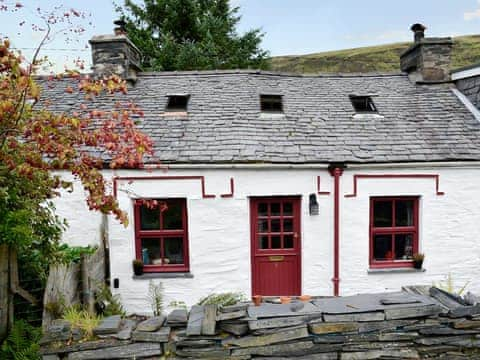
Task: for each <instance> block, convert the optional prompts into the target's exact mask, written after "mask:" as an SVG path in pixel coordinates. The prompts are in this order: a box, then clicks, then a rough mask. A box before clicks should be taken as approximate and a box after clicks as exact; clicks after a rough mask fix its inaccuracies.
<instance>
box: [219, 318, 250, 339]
mask: <svg viewBox="0 0 480 360" xmlns="http://www.w3.org/2000/svg"><path fill="white" fill-rule="evenodd" d="M220 329H221V330H223V331H225V332H228V333H230V334H233V335H237V336H242V335H245V334H246V333H247V332H248V324H247V323H230V322H225V321H222V322H221V323H220Z"/></svg>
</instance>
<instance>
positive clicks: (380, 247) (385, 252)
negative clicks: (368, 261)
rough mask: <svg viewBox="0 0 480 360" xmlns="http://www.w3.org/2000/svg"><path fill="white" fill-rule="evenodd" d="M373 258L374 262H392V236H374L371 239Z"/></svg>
mask: <svg viewBox="0 0 480 360" xmlns="http://www.w3.org/2000/svg"><path fill="white" fill-rule="evenodd" d="M373 257H374V259H375V260H392V259H393V253H392V236H391V235H375V237H374V238H373Z"/></svg>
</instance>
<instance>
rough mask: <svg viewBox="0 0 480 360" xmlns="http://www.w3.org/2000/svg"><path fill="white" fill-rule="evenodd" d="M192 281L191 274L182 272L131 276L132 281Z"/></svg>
mask: <svg viewBox="0 0 480 360" xmlns="http://www.w3.org/2000/svg"><path fill="white" fill-rule="evenodd" d="M179 278H180V279H181V278H183V279H193V274H192V273H183V272H169V273H166V272H165V273H144V274H142V275H133V276H132V279H133V280H148V279H179Z"/></svg>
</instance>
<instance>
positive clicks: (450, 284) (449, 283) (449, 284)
mask: <svg viewBox="0 0 480 360" xmlns="http://www.w3.org/2000/svg"><path fill="white" fill-rule="evenodd" d="M468 284H470V282H469V281H467V282H466V283H465V284H464V285H463V286H462V287H460V288H459V289H457V286H456V285H455V282H454V280H453V277H452V274H451V273H448V275H447V276H445V279H444V280H441V281H439V282H434V283H433V284H432V286H434V287H436V288H439V289H441V290H443V291H446V292H448V293H450V294H455V295H458V296H460V295H462V294H463V293H464V292H465V289H466V288H467V286H468Z"/></svg>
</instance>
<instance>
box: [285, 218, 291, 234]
mask: <svg viewBox="0 0 480 360" xmlns="http://www.w3.org/2000/svg"><path fill="white" fill-rule="evenodd" d="M283 231H284V232H292V231H293V219H283Z"/></svg>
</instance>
